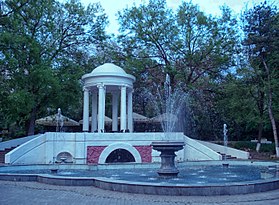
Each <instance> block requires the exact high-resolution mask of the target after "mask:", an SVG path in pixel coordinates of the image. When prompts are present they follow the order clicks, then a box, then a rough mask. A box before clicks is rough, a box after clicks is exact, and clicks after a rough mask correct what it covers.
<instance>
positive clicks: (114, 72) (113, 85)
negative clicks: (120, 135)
mask: <svg viewBox="0 0 279 205" xmlns="http://www.w3.org/2000/svg"><path fill="white" fill-rule="evenodd" d="M82 81H83V83H84V87H83V92H84V97H83V98H84V100H83V126H82V130H83V131H84V132H88V131H89V107H90V106H89V102H90V95H91V105H92V106H91V108H92V109H91V116H92V120H91V132H94V131H96V130H97V131H98V132H104V129H105V105H106V93H111V96H112V131H114V132H116V131H118V107H119V101H120V131H122V132H125V131H127V130H129V131H130V132H132V131H133V117H132V115H133V103H132V97H133V82H134V81H135V77H134V76H132V75H129V74H127V73H126V72H125V71H124V70H123V69H122V68H120V67H119V66H116V65H114V64H112V63H105V64H103V65H101V66H99V67H97V68H95V69H94V70H93V71H92V72H91V73H88V74H85V75H83V76H82ZM119 96H120V100H119ZM97 116H98V117H97Z"/></svg>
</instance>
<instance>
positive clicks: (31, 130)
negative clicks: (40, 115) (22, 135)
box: [27, 107, 37, 136]
mask: <svg viewBox="0 0 279 205" xmlns="http://www.w3.org/2000/svg"><path fill="white" fill-rule="evenodd" d="M36 111H37V108H36V107H35V108H33V109H32V112H31V115H30V118H29V122H28V132H27V136H30V135H34V134H35V120H36Z"/></svg>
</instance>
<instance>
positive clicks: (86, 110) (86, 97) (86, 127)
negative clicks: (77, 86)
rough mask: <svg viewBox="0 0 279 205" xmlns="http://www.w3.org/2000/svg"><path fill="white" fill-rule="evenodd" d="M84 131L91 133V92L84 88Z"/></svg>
mask: <svg viewBox="0 0 279 205" xmlns="http://www.w3.org/2000/svg"><path fill="white" fill-rule="evenodd" d="M82 131H84V132H88V131H89V91H88V89H87V88H86V87H84V88H83V125H82Z"/></svg>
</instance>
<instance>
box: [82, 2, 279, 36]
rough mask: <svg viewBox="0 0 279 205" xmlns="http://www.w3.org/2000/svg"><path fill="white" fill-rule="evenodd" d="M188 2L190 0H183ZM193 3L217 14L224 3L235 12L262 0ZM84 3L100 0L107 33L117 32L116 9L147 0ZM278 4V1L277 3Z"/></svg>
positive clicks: (175, 5)
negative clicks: (104, 15) (105, 19)
mask: <svg viewBox="0 0 279 205" xmlns="http://www.w3.org/2000/svg"><path fill="white" fill-rule="evenodd" d="M182 1H183V0H167V5H168V6H169V7H170V8H173V9H176V8H177V7H178V6H179V5H181V2H182ZM184 1H186V2H189V1H190V0H184ZM191 1H192V3H193V4H198V5H199V6H200V9H201V11H204V12H205V13H206V14H212V15H219V14H220V9H219V7H220V6H222V5H224V4H226V5H227V6H229V7H230V8H231V9H232V10H233V12H234V13H235V14H238V13H240V12H241V11H243V10H244V9H245V8H246V7H248V8H251V7H252V6H253V5H255V4H259V3H260V2H263V1H264V0H191ZM81 2H82V3H83V4H84V5H87V4H88V3H96V2H100V3H101V5H102V7H103V8H104V9H105V13H106V14H107V15H108V17H109V22H110V23H109V26H108V28H107V31H108V32H109V33H117V30H118V22H117V17H116V14H117V11H120V10H123V9H124V8H127V7H128V8H129V7H132V6H133V4H134V3H135V4H136V5H139V4H142V3H148V0H81ZM267 2H277V0H267ZM277 6H278V3H277Z"/></svg>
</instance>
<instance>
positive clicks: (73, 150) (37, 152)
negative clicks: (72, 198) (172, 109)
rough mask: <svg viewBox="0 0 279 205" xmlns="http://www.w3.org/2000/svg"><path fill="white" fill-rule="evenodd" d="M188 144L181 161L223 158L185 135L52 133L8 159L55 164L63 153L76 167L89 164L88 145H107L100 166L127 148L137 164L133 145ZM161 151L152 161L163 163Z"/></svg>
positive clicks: (19, 161)
mask: <svg viewBox="0 0 279 205" xmlns="http://www.w3.org/2000/svg"><path fill="white" fill-rule="evenodd" d="M161 140H173V141H175V140H177V141H185V148H184V149H183V150H181V151H178V152H177V157H176V160H177V161H186V160H188V161H189V160H219V159H220V157H221V156H220V155H219V154H218V153H216V152H215V151H213V150H211V149H210V148H208V147H206V146H204V145H202V144H201V143H199V142H197V141H195V140H193V139H190V138H188V137H186V136H184V135H183V133H172V134H171V135H170V136H165V135H164V133H61V132H60V133H55V132H49V133H45V134H43V135H40V136H39V137H37V138H35V139H33V140H30V141H28V142H27V143H25V144H23V145H21V146H19V147H17V148H16V149H14V150H12V151H11V152H9V153H8V154H6V156H5V163H8V164H53V163H55V161H56V160H57V159H56V157H57V155H58V154H59V153H61V152H68V153H70V154H71V155H72V156H73V163H74V164H86V157H87V146H106V147H107V148H106V149H104V151H103V153H101V155H100V159H99V163H104V161H105V159H106V157H107V156H108V155H109V153H110V152H111V151H113V150H114V149H118V148H124V149H126V150H128V151H130V152H131V154H133V156H134V158H135V159H136V162H139V163H140V162H141V159H140V156H139V153H138V152H137V150H136V149H134V148H133V146H150V145H151V143H152V142H153V141H161ZM159 154H160V153H159V152H157V151H155V150H152V161H153V162H159V161H160V157H159Z"/></svg>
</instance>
